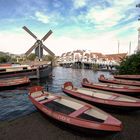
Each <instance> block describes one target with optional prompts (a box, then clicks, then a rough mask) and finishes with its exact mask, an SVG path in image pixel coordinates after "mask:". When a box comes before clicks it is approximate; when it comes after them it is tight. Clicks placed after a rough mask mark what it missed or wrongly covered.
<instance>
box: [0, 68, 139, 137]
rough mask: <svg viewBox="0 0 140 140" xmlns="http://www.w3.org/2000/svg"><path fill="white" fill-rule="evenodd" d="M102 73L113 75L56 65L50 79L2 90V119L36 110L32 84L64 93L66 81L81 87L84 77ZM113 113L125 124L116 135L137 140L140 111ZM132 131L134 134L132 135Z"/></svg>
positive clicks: (92, 77) (95, 80)
mask: <svg viewBox="0 0 140 140" xmlns="http://www.w3.org/2000/svg"><path fill="white" fill-rule="evenodd" d="M100 74H104V75H105V76H106V77H112V75H111V74H110V73H109V72H101V71H96V72H95V71H93V70H87V69H71V68H63V67H55V68H54V69H53V73H52V77H51V78H49V79H48V78H44V79H40V80H32V82H31V84H30V85H29V86H24V87H20V88H16V89H14V90H5V91H1V92H0V121H3V120H12V119H15V118H18V117H21V116H25V115H27V114H30V113H32V112H35V111H36V109H35V107H34V106H33V105H32V103H31V102H30V101H29V99H28V95H27V93H28V89H29V88H30V87H31V86H35V85H41V86H43V87H44V89H45V90H47V89H48V90H49V92H52V93H54V94H63V95H64V93H63V92H62V91H61V86H62V85H63V83H64V82H66V81H71V82H73V84H74V85H75V86H77V87H80V86H81V81H82V79H83V78H85V77H86V78H88V79H89V80H90V81H94V82H98V77H99V76H100ZM112 115H113V116H115V117H116V118H117V119H119V120H121V121H122V123H123V126H124V130H123V132H121V133H118V134H116V135H114V137H115V136H117V137H118V138H120V139H123V137H125V136H131V138H132V139H133V138H134V140H135V139H137V137H138V136H140V134H139V132H140V111H137V112H131V113H129V112H127V113H124V114H116V113H113V114H112ZM130 133H132V135H133V136H132V135H130ZM118 135H119V136H118Z"/></svg>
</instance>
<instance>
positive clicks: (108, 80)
mask: <svg viewBox="0 0 140 140" xmlns="http://www.w3.org/2000/svg"><path fill="white" fill-rule="evenodd" d="M98 80H99V81H100V82H104V83H112V84H122V85H130V86H140V81H133V80H122V79H114V78H106V77H105V76H104V75H103V74H101V75H100V77H99V78H98Z"/></svg>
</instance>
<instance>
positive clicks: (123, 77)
mask: <svg viewBox="0 0 140 140" xmlns="http://www.w3.org/2000/svg"><path fill="white" fill-rule="evenodd" d="M114 78H118V79H128V80H140V75H114Z"/></svg>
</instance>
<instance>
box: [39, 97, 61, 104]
mask: <svg viewBox="0 0 140 140" xmlns="http://www.w3.org/2000/svg"><path fill="white" fill-rule="evenodd" d="M56 99H61V97H60V96H54V97H53V98H50V99H46V100H43V101H41V102H39V103H40V104H44V103H49V102H51V101H53V100H56Z"/></svg>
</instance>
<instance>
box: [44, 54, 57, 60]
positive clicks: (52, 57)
mask: <svg viewBox="0 0 140 140" xmlns="http://www.w3.org/2000/svg"><path fill="white" fill-rule="evenodd" d="M44 59H45V60H46V61H51V62H53V61H54V60H55V58H54V56H52V55H46V56H45V58H44Z"/></svg>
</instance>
